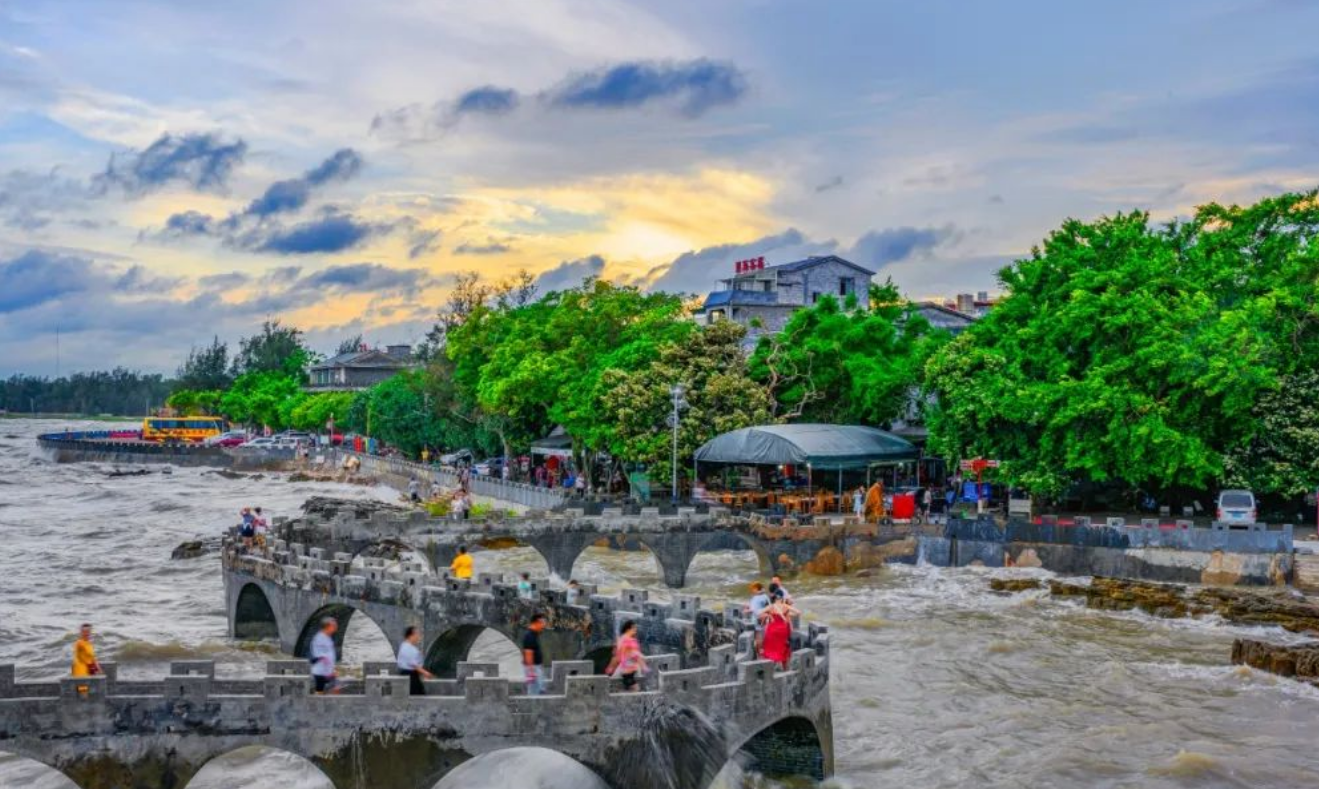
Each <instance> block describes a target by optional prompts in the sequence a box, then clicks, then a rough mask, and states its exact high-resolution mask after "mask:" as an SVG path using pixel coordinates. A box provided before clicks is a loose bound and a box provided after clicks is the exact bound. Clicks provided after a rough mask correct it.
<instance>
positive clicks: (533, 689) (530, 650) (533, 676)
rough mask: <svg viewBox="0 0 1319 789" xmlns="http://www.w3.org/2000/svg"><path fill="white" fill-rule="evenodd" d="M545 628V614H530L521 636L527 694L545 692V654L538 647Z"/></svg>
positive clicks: (537, 694) (532, 694)
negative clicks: (524, 631) (529, 620)
mask: <svg viewBox="0 0 1319 789" xmlns="http://www.w3.org/2000/svg"><path fill="white" fill-rule="evenodd" d="M544 630H545V615H544V614H532V615H531V622H530V623H529V624H528V625H527V632H526V633H524V634H523V636H522V666H523V668H525V669H526V672H527V695H528V696H539V695H540V694H541V693H543V692H545V654H544V652H542V651H541V648H540V634H541V632H542V631H544Z"/></svg>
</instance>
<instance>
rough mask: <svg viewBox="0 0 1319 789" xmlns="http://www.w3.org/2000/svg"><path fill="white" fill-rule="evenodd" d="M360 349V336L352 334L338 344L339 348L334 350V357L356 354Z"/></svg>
mask: <svg viewBox="0 0 1319 789" xmlns="http://www.w3.org/2000/svg"><path fill="white" fill-rule="evenodd" d="M361 348H362V335H361V334H354V335H353V336H352V337H347V338H345V339H343V340H341V341H340V342H339V346H338V347H337V348H335V349H334V355H335V356H340V355H342V354H345V353H356V352H357V351H359V350H361Z"/></svg>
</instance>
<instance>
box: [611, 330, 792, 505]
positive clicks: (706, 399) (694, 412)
mask: <svg viewBox="0 0 1319 789" xmlns="http://www.w3.org/2000/svg"><path fill="white" fill-rule="evenodd" d="M745 333H746V332H745V330H744V329H743V328H742V327H741V326H739V325H737V324H735V323H733V322H731V321H719V322H717V323H714V324H712V325H710V326H706V327H703V328H697V329H695V330H694V331H691V332H688V333H687V334H686V336H684V337H682V338H681V339H680V340H677V341H674V342H669V343H666V344H664V345H662V346H661V347H660V348H659V352H658V357H657V358H656V360H655V361H654V363H653V364H648V365H645V366H644V367H641V368H639V369H636V370H632V371H623V370H617V369H612V370H606V371H605V372H604V374H603V376H602V381H603V385H604V391H605V394H604V397H603V406H604V408H605V409H606V410H607V412H608V413H610V414H612V418H611V419H610V420H609V426H608V427H607V429H606V433H607V435H608V437H609V451H610V452H611V453H613V454H614V455H616V456H618V457H620V458H623V459H626V460H629V461H633V462H638V463H644V464H645V465H646V467H647V470H648V472H649V474H650V476H651V478H652V479H655V480H667V479H669V475H670V469H671V460H670V457H671V453H672V440H673V439H672V435H673V432H672V427H671V426H670V423H669V416H670V414H671V413H672V412H673V399H672V396H671V394H670V390H671V387H673V386H674V385H675V384H681V385H682V386H683V387H684V389H685V395H684V398H685V399H686V401H687V406H688V407H687V408H686V409H685V410H684V411H683V412H682V415H681V419H680V420H679V422H678V465H679V469H680V473H682V470H683V469H687V468H689V467H690V461H691V457H692V454H693V453H694V452H695V451H696V449H697V448H698V447H699V446H700V445H701V444H704V443H705V442H706V441H709V440H710V439H711V438H713V437H715V436H717V435H719V434H720V433H725V432H727V431H729V430H737V429H739V428H743V427H750V426H752V425H763V424H769V423H772V422H774V421H776V420H775V419H774V416H773V414H772V412H771V403H770V397H769V392H768V391H767V390H766V389H765V387H764V386H762V385H761V384H759V383H757V382H756V381H754V380H752V379H751V377H750V376H749V375H748V373H747V362H746V355H745V354H744V353H743V352H742V338H743V337H744V336H745Z"/></svg>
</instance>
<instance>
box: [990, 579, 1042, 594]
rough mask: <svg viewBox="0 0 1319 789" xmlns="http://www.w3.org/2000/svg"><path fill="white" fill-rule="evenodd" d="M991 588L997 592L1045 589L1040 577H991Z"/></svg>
mask: <svg viewBox="0 0 1319 789" xmlns="http://www.w3.org/2000/svg"><path fill="white" fill-rule="evenodd" d="M989 588H990V589H991V590H992V591H995V592H1025V591H1027V590H1030V589H1043V588H1044V584H1043V583H1041V582H1040V579H1038V578H990V579H989Z"/></svg>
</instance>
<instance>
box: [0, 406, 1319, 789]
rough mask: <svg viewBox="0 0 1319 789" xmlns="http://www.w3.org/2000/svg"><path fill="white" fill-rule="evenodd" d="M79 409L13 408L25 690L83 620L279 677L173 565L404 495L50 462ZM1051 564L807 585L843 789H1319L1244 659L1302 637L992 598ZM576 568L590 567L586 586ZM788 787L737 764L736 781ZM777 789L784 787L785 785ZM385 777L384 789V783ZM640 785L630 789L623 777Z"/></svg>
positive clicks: (278, 773) (645, 575)
mask: <svg viewBox="0 0 1319 789" xmlns="http://www.w3.org/2000/svg"><path fill="white" fill-rule="evenodd" d="M64 426H65V423H64V422H59V423H54V422H45V423H43V422H39V421H26V420H0V534H3V535H4V540H5V551H6V553H5V556H4V568H5V571H4V572H3V573H0V662H12V663H16V664H18V665H19V675H20V677H21V678H23V679H30V680H35V679H41V678H53V677H55V676H58V675H59V674H62V673H63V672H65V671H66V670H67V666H68V663H69V650H70V646H71V644H72V641H73V638H74V633H75V630H76V628H77V626H78V624H79V623H80V622H82V621H90V622H92V623H93V624H94V625H95V627H96V629H97V640H98V645H99V647H98V648H99V650H100V653H101V655H102V657H103V658H104V659H110V660H115V661H117V662H118V663H119V664H120V666H121V668H120V671H121V672H122V675H123V676H125V677H129V678H132V677H144V678H145V677H149V676H155V675H159V674H160V673H162V672H163V671H164V670H165V669H166V668H167V666H168V662H169V661H170V660H173V659H179V658H213V659H215V660H217V661H221V664H222V670H223V671H225V672H226V673H232V674H235V675H239V674H248V675H254V674H257V673H259V671H260V667H261V665H262V664H263V663H264V661H265V660H266V659H268V658H269V657H270V656H271V652H270V651H269V648H268V647H261V646H254V645H243V644H233V643H230V642H228V641H227V639H226V638H225V613H224V602H223V586H222V583H221V578H220V571H219V570H220V568H219V561H218V559H217V557H215V556H213V555H212V556H206V557H201V558H198V559H192V560H186V561H172V560H171V559H170V558H169V556H170V551H171V550H172V549H173V548H174V547H175V546H176V545H177V544H178V543H180V542H182V541H183V540H186V539H191V538H194V537H198V536H208V535H214V534H216V533H218V532H219V531H220V530H222V529H223V528H225V527H226V526H228V525H229V524H230V523H232V522H233V521H234V519H235V517H236V514H237V512H238V510H239V508H241V507H242V506H249V505H258V504H259V505H261V506H263V507H265V508H266V509H267V510H269V511H270V513H272V514H274V515H280V514H286V515H291V514H294V513H296V511H297V509H298V507H299V505H300V504H301V503H302V501H303V500H304V499H305V498H307V497H308V496H310V495H314V494H330V495H342V496H351V497H372V498H378V499H381V500H386V501H389V500H395V499H396V498H397V494H395V493H394V492H393V491H390V490H386V489H383V488H363V487H359V486H336V485H324V484H311V483H290V482H288V481H287V479H286V478H285V477H284V476H283V475H278V474H275V475H264V476H262V477H260V478H244V479H228V478H225V477H224V476H222V475H219V474H216V473H214V472H212V471H208V470H204V469H183V468H178V469H174V470H173V473H171V474H163V473H159V469H158V468H156V469H153V473H152V474H149V475H144V476H127V477H122V476H121V477H113V476H110V473H111V472H112V471H113V470H114V469H113V467H112V466H108V465H96V464H65V465H56V464H52V463H48V462H46V461H45V460H43V459H42V458H41V456H40V452H39V450H38V449H37V447H36V444H35V442H34V441H33V437H34V436H35V435H36V434H37V433H38V432H41V431H43V430H51V429H62V428H63V427H64ZM476 561H477V566H478V569H479V570H496V571H504V572H509V573H512V572H518V571H521V570H529V571H533V572H535V573H537V574H543V573H544V572H545V569H546V568H545V565H544V562H543V560H542V559H541V558H540V557H539V556H538V555H537V554H536V553H534V552H533V551H531V550H529V549H513V550H509V551H500V552H482V553H479V554H477V556H476ZM574 572H575V574H576V575H577V577H578V578H579V579H580V580H583V581H586V582H590V583H596V584H599V585H600V586H602V587H604V588H605V589H606V590H609V589H618V588H621V587H623V586H637V585H641V586H646V587H651V588H656V589H658V588H661V585H660V583H659V574H658V572H657V570H656V567H655V564H654V560H653V559H652V558H651V557H650V556H649V555H648V554H647V553H644V552H640V553H620V552H614V551H608V550H604V549H590V550H589V551H588V552H587V553H586V554H585V555H584V556H583V557H582V559H581V560H580V561H579V562H578V565H577V567H576V568H575V570H574ZM1032 573H1034V574H1037V575H1041V576H1045V575H1047V573H1043V572H1041V571H1030V570H1012V571H1003V570H985V569H973V568H967V569H958V570H949V569H941V568H932V567H922V566H916V567H911V566H895V567H890V568H887V569H885V570H883V571H880V572H878V573H876V574H875V575H874V576H873V577H870V578H827V579H821V578H815V579H812V578H797V579H790V580H789V587H790V589H791V590H792V592H793V594H794V596H795V597H796V598H797V602H798V605H799V607H801V608H802V609H803V610H804V611H805V612H806V613H807V615H808V617H810V618H812V619H818V620H821V621H825V622H828V623H829V624H830V625H831V629H832V633H833V637H832V642H833V646H834V655H833V658H832V663H833V668H832V671H833V674H832V690H833V716H834V733H835V756H836V766H837V776H836V777H835V778H834V779H832V780H831V781H830V782H829V784H828V785H829V786H830V787H835V788H836V789H869V788H870V787H887V786H892V787H903V788H904V789H945V788H946V789H954V788H956V789H966V788H967V787H1003V788H1004V789H1007V788H1008V787H1011V788H1012V789H1018V788H1019V787H1023V786H1024V787H1060V788H1062V787H1069V788H1071V787H1082V788H1091V787H1093V788H1095V789H1100V788H1104V789H1107V788H1110V787H1111V788H1113V789H1126V788H1128V787H1130V788H1132V789H1134V788H1135V787H1141V788H1142V789H1147V788H1148V789H1180V788H1181V787H1196V788H1197V789H1208V788H1215V787H1224V788H1227V787H1232V788H1237V787H1250V788H1251V789H1267V788H1271V787H1276V788H1277V789H1291V788H1292V787H1303V786H1316V785H1319V757H1316V756H1315V755H1314V753H1315V750H1314V745H1313V743H1314V737H1315V727H1314V722H1315V720H1316V718H1317V717H1319V690H1316V689H1315V688H1313V687H1310V686H1307V685H1302V684H1299V683H1295V682H1291V681H1288V680H1285V679H1281V678H1278V677H1274V676H1271V675H1268V674H1264V673H1260V672H1256V671H1253V670H1251V669H1246V668H1241V667H1236V666H1232V665H1230V663H1229V661H1228V656H1229V653H1230V649H1231V643H1232V639H1233V638H1235V637H1239V636H1242V635H1250V636H1255V637H1259V636H1261V635H1264V636H1268V637H1276V638H1279V639H1284V638H1288V636H1286V634H1283V633H1281V632H1280V631H1275V630H1269V629H1264V628H1243V627H1238V626H1233V625H1227V624H1224V623H1222V622H1220V621H1216V620H1212V619H1210V620H1202V621H1195V620H1162V619H1156V618H1153V617H1149V616H1146V615H1143V614H1139V613H1132V612H1118V613H1114V612H1098V611H1091V610H1088V609H1085V608H1083V607H1081V606H1079V605H1078V604H1076V603H1075V602H1072V601H1060V600H1053V599H1050V598H1049V597H1048V596H1047V595H1044V594H1042V593H1039V592H1027V593H1023V594H1018V595H1011V596H1000V595H996V594H992V593H990V592H988V591H987V583H988V580H989V578H991V577H994V576H998V575H1029V574H1032ZM756 574H757V566H756V561H755V558H754V556H753V555H752V554H751V553H750V552H719V553H708V554H701V555H700V556H698V557H697V560H696V563H695V565H694V566H693V568H692V571H691V573H690V574H689V589H687V590H684V591H686V592H690V593H695V594H699V595H701V596H702V598H703V599H704V600H705V601H706V602H707V603H708V604H715V605H717V604H718V603H719V602H720V601H721V600H724V599H739V600H740V599H741V598H742V597H744V595H745V587H746V583H747V582H748V581H750V580H752V579H754V578H755V577H756ZM565 580H566V579H565ZM346 653H347V654H346V656H345V657H346V659H347V660H349V661H359V660H362V659H385V658H387V657H388V654H389V653H388V647H387V644H386V642H385V640H384V635H383V634H382V633H380V632H379V631H378V629H376V628H375V626H374V625H373V624H372V623H371V622H370V621H369V620H367V619H366V618H365V617H361V616H357V617H354V618H353V620H352V621H351V623H350V625H349V628H348V634H347V648H346ZM474 658H476V659H493V660H499V661H500V662H501V663H504V664H505V665H506V667H507V669H510V670H511V669H515V668H516V665H517V652H516V649H515V647H514V646H513V645H512V644H511V643H509V642H508V641H507V640H505V639H503V637H501V636H493V635H492V636H487V637H483V638H482V640H481V641H480V642H478V644H477V646H476V648H475V650H474ZM747 781H750V782H753V783H754V785H758V786H765V785H767V784H765V783H763V782H758V781H757V779H756V778H755V777H754V776H742V775H740V774H739V773H738V771H737V770H736V769H735V768H730V769H729V770H728V771H727V773H726V774H725V775H722V776H721V777H720V778H719V779H718V780H717V784H718V786H717V787H716V789H720V788H721V787H723V788H726V789H733V787H735V786H740V785H742V784H743V783H744V782H747ZM770 785H772V784H770ZM70 786H71V784H70V783H68V782H67V781H66V780H65V779H63V778H62V777H61V776H59V775H58V774H56V773H54V772H53V771H51V770H49V769H48V768H45V767H43V766H41V765H36V764H34V763H32V762H29V761H26V760H22V759H17V758H14V757H6V756H0V788H3V789H8V788H9V787H14V788H15V789H17V788H18V787H23V788H24V789H27V788H29V787H35V788H36V789H67V787H70ZM328 786H329V784H328V782H327V781H326V780H325V779H324V777H323V776H321V775H320V773H319V772H317V771H316V769H315V768H314V767H313V766H312V765H310V764H309V763H307V762H306V761H304V760H302V759H300V758H298V757H295V756H291V755H289V754H285V753H279V752H274V751H262V750H260V749H252V750H242V751H237V752H235V753H232V754H229V755H227V756H225V757H224V758H223V759H219V760H216V761H215V762H213V763H211V764H210V765H208V766H207V767H206V768H205V769H204V770H203V771H202V772H201V773H199V774H198V776H197V777H196V778H195V779H194V780H193V782H192V783H191V784H190V787H192V789H325V788H326V787H328ZM364 786H366V787H369V776H368V777H367V779H366V783H365V784H364ZM618 789H626V787H618Z"/></svg>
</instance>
